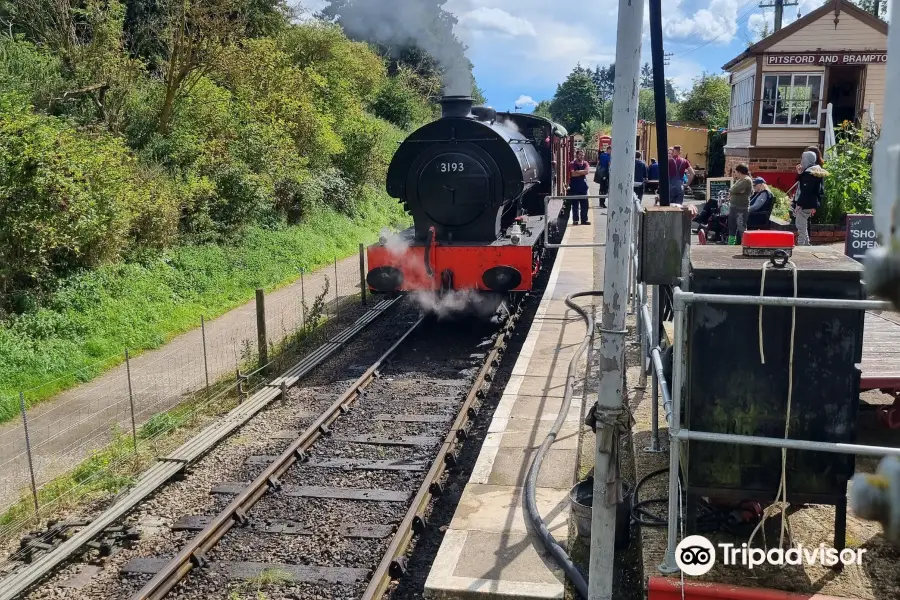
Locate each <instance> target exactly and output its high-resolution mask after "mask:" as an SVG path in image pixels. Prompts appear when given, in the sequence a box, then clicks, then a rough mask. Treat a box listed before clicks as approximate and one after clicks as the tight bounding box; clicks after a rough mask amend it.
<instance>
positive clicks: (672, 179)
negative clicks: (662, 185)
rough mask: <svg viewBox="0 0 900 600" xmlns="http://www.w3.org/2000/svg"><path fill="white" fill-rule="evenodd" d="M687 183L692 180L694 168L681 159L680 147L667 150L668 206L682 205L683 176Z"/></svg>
mask: <svg viewBox="0 0 900 600" xmlns="http://www.w3.org/2000/svg"><path fill="white" fill-rule="evenodd" d="M685 173H687V175H688V181H689V182H690V181H691V180H693V179H694V168H693V167H691V163H690V162H689V161H688V160H687V159H686V158H682V157H681V146H672V147H671V148H669V204H678V205H681V204H684V174H685Z"/></svg>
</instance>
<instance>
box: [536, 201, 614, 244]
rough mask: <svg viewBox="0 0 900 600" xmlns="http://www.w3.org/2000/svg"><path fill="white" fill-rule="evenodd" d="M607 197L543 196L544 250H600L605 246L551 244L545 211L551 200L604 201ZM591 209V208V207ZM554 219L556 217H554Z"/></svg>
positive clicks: (548, 216) (547, 216) (548, 217)
mask: <svg viewBox="0 0 900 600" xmlns="http://www.w3.org/2000/svg"><path fill="white" fill-rule="evenodd" d="M608 197H609V196H608V195H607V194H601V195H597V196H590V195H589V196H544V219H545V220H546V222H547V226H546V227H544V247H545V248H602V247H603V246H606V244H551V243H550V215H549V214H547V211H548V210H549V209H550V201H551V200H605V199H606V198H608ZM591 208H593V207H591ZM554 218H556V217H554Z"/></svg>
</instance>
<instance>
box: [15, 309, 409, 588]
mask: <svg viewBox="0 0 900 600" xmlns="http://www.w3.org/2000/svg"><path fill="white" fill-rule="evenodd" d="M398 300H399V298H393V299H390V300H384V301H382V302H380V303H379V304H377V305H376V306H375V307H373V308H372V309H370V310H369V311H368V312H367V313H366V314H365V315H363V316H362V317H360V318H359V319H358V320H357V321H356V323H355V324H354V325H352V326H351V327H349V328H348V329H346V330H345V331H344V332H342V333H341V334H340V335H338V336H337V337H336V338H335V339H334V340H332V341H329V342H326V343H325V344H323V345H322V346H320V347H319V348H317V349H316V350H315V351H314V352H313V353H312V354H310V355H308V356H306V357H304V358H303V359H302V360H301V361H300V362H298V363H297V364H295V365H294V366H293V367H292V368H290V369H289V370H288V371H286V372H285V373H284V374H283V376H281V377H279V378H277V379H275V380H274V381H272V382H270V383H269V384H268V385H267V386H265V387H263V388H262V389H260V390H259V391H258V392H257V393H256V394H254V395H253V396H251V397H250V398H249V399H247V400H246V401H244V403H242V404H240V405H238V406H237V407H235V408H234V409H233V410H232V411H231V412H229V413H228V414H227V415H225V416H224V417H223V418H221V419H219V420H217V421H215V422H214V423H212V424H210V425H209V426H208V427H206V428H205V429H204V430H203V431H202V432H201V433H199V434H198V435H197V436H195V437H193V438H191V439H190V440H188V441H187V442H185V443H184V444H183V445H182V446H180V447H179V448H177V449H176V450H174V451H173V452H172V453H171V454H169V455H168V456H165V457H161V458H160V459H159V460H158V461H157V463H156V464H154V465H153V466H152V467H150V468H149V469H148V470H147V471H145V472H144V473H143V474H141V476H140V479H139V480H138V483H137V485H136V486H135V487H134V488H133V489H132V490H131V491H130V492H129V493H128V494H127V495H126V496H125V497H123V498H122V499H120V500H119V501H118V502H116V503H115V504H113V505H112V506H111V507H109V508H108V509H106V510H105V511H104V512H103V513H101V514H100V515H99V516H98V517H97V518H95V519H94V520H92V521H91V523H90V524H89V525H88V526H87V527H85V528H84V529H82V530H81V531H79V532H78V533H76V534H75V535H73V536H72V537H70V538H69V539H68V540H66V541H65V542H63V543H62V544H61V545H60V546H58V547H57V548H55V549H54V550H52V551H50V552H48V553H47V554H45V555H43V556H41V557H39V558H38V559H37V560H35V561H34V562H33V563H32V564H30V565H28V567H27V568H25V569H22V570H21V571H17V572H14V573H12V574H11V575H9V576H7V577H5V578H4V579H2V580H0V600H13V599H15V598H18V597H19V596H20V595H21V594H23V593H24V592H25V591H26V590H28V589H29V588H31V587H32V586H34V585H36V584H37V583H39V582H40V581H41V580H42V579H44V578H45V577H46V576H47V575H49V574H50V573H52V572H53V571H54V570H55V569H56V568H58V567H59V566H60V565H62V564H63V563H64V562H65V561H67V560H69V559H70V558H71V557H72V556H74V555H75V554H76V553H78V552H79V551H80V550H81V549H82V548H84V546H85V545H86V544H88V543H89V542H90V541H92V540H93V539H94V538H96V537H97V536H99V535H100V534H101V533H102V532H103V531H104V530H105V529H106V528H107V527H109V526H110V525H112V524H113V523H115V522H117V521H119V520H120V519H121V518H122V517H124V516H126V515H127V514H129V513H130V512H131V511H132V510H134V508H135V507H137V506H138V505H139V504H140V503H141V502H143V501H144V500H145V499H147V498H148V497H149V496H150V495H151V494H153V493H154V492H156V491H157V490H158V489H160V488H161V487H162V486H164V485H165V484H166V483H167V482H169V481H170V480H171V479H172V478H173V477H174V476H176V475H177V474H178V473H180V472H182V471H183V470H184V469H185V468H186V467H187V466H188V465H190V464H192V463H193V462H194V461H196V460H197V459H198V458H200V457H201V456H203V455H205V454H206V452H208V451H209V450H210V449H212V448H213V447H214V446H216V445H217V444H218V443H219V442H221V441H222V440H223V439H225V438H227V437H228V436H229V435H231V433H232V432H233V431H235V430H236V429H238V428H239V427H241V426H242V425H243V424H245V423H247V422H248V421H249V420H250V419H252V418H253V417H254V416H255V415H256V414H257V413H258V412H259V411H261V410H263V409H264V408H265V407H266V406H267V405H268V404H269V403H271V402H272V401H274V400H276V399H277V398H279V397H280V396H281V382H282V381H283V382H285V384H286V386H287V387H292V386H293V385H294V384H296V382H297V381H299V380H300V379H302V378H303V377H304V376H305V375H306V374H307V373H309V372H310V371H312V370H313V369H314V368H315V367H317V366H318V365H319V364H321V363H322V362H324V361H325V360H326V359H327V358H329V357H330V356H332V355H333V354H334V353H335V352H337V351H338V350H340V349H341V348H343V347H344V345H346V344H347V343H348V342H349V341H350V340H352V339H353V338H354V337H355V336H356V335H357V334H359V333H360V332H361V331H362V330H363V329H365V328H366V327H367V326H368V325H370V324H371V323H372V322H373V321H374V320H375V319H377V318H378V317H380V316H381V315H383V314H384V313H385V312H386V311H387V310H388V309H389V308H390V307H392V306H394V305H395V304H396V303H397V302H398Z"/></svg>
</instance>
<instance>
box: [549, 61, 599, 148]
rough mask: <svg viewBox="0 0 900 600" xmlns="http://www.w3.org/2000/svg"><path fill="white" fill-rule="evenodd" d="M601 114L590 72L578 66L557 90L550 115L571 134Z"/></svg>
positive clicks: (551, 104)
mask: <svg viewBox="0 0 900 600" xmlns="http://www.w3.org/2000/svg"><path fill="white" fill-rule="evenodd" d="M599 112H600V99H599V98H598V97H597V87H596V85H595V84H594V81H593V79H592V77H591V74H590V71H587V70H585V69H584V68H582V67H581V65H578V66H577V67H575V70H574V71H572V73H570V74H569V76H568V77H567V78H566V80H565V81H564V82H562V83H561V84H559V85H558V86H557V88H556V95H555V96H554V97H553V101H552V102H551V103H550V114H552V115H553V118H554V119H555V120H556V121H558V122H559V123H560V124H561V125H562V126H563V127H565V128H566V129H568V130H569V131H570V132H574V131H577V130H578V129H579V128H580V127H581V125H582V124H583V123H587V122H588V121H590V120H591V119H593V118H594V117H595V116H597V114H599Z"/></svg>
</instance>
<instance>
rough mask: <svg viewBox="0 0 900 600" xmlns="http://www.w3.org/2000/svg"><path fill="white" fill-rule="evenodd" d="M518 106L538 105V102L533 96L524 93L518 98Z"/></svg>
mask: <svg viewBox="0 0 900 600" xmlns="http://www.w3.org/2000/svg"><path fill="white" fill-rule="evenodd" d="M516 106H518V107H519V108H527V107H529V106H537V102H535V101H534V98H532V97H531V96H526V95H525V94H522V95H521V96H519V99H518V100H516Z"/></svg>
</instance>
